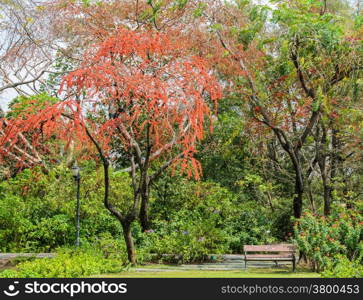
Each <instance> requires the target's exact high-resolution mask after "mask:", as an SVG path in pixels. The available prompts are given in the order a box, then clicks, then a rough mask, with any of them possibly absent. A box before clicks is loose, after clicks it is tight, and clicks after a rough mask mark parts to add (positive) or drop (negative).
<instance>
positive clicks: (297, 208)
mask: <svg viewBox="0 0 363 300" xmlns="http://www.w3.org/2000/svg"><path fill="white" fill-rule="evenodd" d="M303 194H304V186H303V185H302V182H301V181H300V180H299V179H298V178H296V181H295V196H294V217H295V218H297V219H299V218H300V217H301V215H302V207H303Z"/></svg>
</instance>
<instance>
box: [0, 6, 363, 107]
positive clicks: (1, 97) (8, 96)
mask: <svg viewBox="0 0 363 300" xmlns="http://www.w3.org/2000/svg"><path fill="white" fill-rule="evenodd" d="M41 1H43V0H41ZM254 2H256V3H258V4H269V2H270V1H269V0H255V1H254ZM350 2H351V3H352V4H354V5H356V3H357V0H350ZM361 2H363V1H362V0H361ZM362 6H363V3H362ZM0 41H1V38H0ZM16 96H17V93H16V91H15V90H14V89H7V90H5V91H3V92H2V93H0V107H2V109H4V110H6V109H7V106H8V104H9V102H10V101H11V100H12V99H14V98H15V97H16Z"/></svg>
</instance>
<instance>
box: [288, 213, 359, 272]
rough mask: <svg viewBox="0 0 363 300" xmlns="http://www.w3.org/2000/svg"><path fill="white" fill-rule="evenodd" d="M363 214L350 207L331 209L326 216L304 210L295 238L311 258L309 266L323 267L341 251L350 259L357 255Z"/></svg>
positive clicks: (297, 224) (297, 225)
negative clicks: (346, 208) (348, 208)
mask: <svg viewBox="0 0 363 300" xmlns="http://www.w3.org/2000/svg"><path fill="white" fill-rule="evenodd" d="M362 224H363V216H361V215H360V214H359V213H357V212H354V211H353V210H347V211H345V212H342V211H340V210H337V209H336V210H334V211H333V212H332V214H331V215H330V216H329V217H327V218H325V217H323V216H322V217H319V216H316V215H313V214H311V213H305V214H304V215H303V217H302V218H301V219H300V220H299V221H298V222H296V224H295V226H294V233H295V241H296V243H297V245H298V247H299V249H300V251H301V252H302V253H304V254H305V255H306V257H307V258H308V259H309V260H310V261H311V263H312V268H313V269H314V270H317V271H320V270H323V269H325V268H326V266H327V265H328V264H329V262H330V259H331V258H332V257H334V256H335V255H338V254H343V255H344V256H346V257H348V259H350V260H353V259H354V258H356V257H358V256H359V255H360V246H359V243H360V241H361V240H362V234H363V226H362Z"/></svg>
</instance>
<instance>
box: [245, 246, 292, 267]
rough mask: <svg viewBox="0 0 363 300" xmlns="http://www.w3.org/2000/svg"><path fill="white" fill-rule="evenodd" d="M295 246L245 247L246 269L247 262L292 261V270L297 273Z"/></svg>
mask: <svg viewBox="0 0 363 300" xmlns="http://www.w3.org/2000/svg"><path fill="white" fill-rule="evenodd" d="M295 250H296V249H295V246H294V245H291V244H278V245H244V246H243V252H244V255H245V268H246V269H247V261H274V262H275V263H276V264H277V262H278V261H291V262H292V269H293V271H294V272H295V268H296V260H295Z"/></svg>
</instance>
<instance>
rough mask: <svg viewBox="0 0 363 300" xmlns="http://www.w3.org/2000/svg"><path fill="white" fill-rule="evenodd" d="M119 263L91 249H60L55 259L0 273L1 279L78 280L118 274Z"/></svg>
mask: <svg viewBox="0 0 363 300" xmlns="http://www.w3.org/2000/svg"><path fill="white" fill-rule="evenodd" d="M121 270H122V267H121V262H120V261H119V260H116V259H111V258H108V259H106V258H105V257H104V256H103V255H102V253H101V252H100V251H97V250H91V249H84V248H83V249H79V250H72V249H61V250H59V251H58V253H57V256H56V257H55V258H42V259H35V260H31V261H25V262H20V263H19V264H18V265H17V266H16V269H15V270H5V271H3V272H1V273H0V277H2V278H78V277H85V276H90V275H95V274H102V273H110V272H119V271H121Z"/></svg>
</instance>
